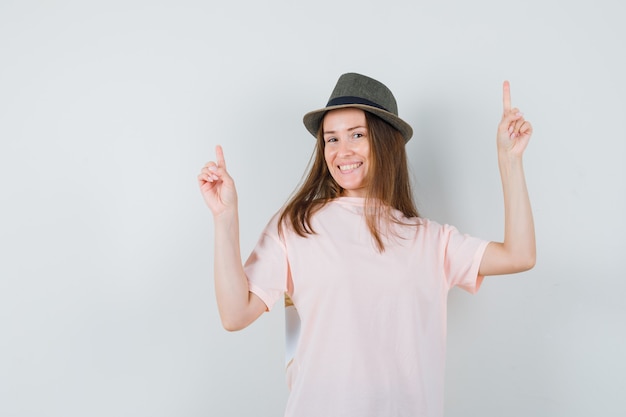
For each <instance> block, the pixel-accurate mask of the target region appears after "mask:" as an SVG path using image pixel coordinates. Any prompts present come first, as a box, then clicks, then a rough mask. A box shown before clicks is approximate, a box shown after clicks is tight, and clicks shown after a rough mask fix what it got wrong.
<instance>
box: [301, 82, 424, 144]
mask: <svg viewBox="0 0 626 417" xmlns="http://www.w3.org/2000/svg"><path fill="white" fill-rule="evenodd" d="M346 107H356V108H359V109H362V110H365V111H367V112H369V113H372V114H374V115H376V116H378V117H380V118H381V119H383V120H384V121H386V122H387V123H389V124H390V125H391V126H393V127H395V128H396V129H398V130H399V131H400V133H401V134H402V136H403V137H404V142H405V143H406V142H408V141H409V139H411V136H413V129H412V128H411V126H410V125H409V124H408V123H407V122H405V121H404V120H402V119H400V118H399V117H398V105H397V104H396V99H395V98H394V96H393V94H392V93H391V90H389V89H388V88H387V87H386V86H385V85H384V84H383V83H381V82H380V81H376V80H375V79H373V78H370V77H366V76H365V75H361V74H356V73H353V72H351V73H347V74H343V75H342V76H341V77H339V80H338V81H337V85H335V89H334V90H333V92H332V94H331V95H330V98H329V99H328V103H327V104H326V107H324V108H323V109H319V110H314V111H312V112H309V113H307V114H305V115H304V119H303V121H304V126H306V128H307V130H308V131H309V132H311V134H312V135H313V136H317V132H318V130H319V128H320V123H321V122H322V120H323V119H324V115H325V114H326V112H328V111H330V110H335V109H343V108H346Z"/></svg>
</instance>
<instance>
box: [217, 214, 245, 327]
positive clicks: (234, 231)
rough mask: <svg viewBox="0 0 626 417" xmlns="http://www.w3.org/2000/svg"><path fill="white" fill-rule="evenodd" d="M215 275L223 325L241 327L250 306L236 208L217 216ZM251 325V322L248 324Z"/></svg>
mask: <svg viewBox="0 0 626 417" xmlns="http://www.w3.org/2000/svg"><path fill="white" fill-rule="evenodd" d="M214 223H215V257H214V266H213V267H214V277H215V294H216V298H217V306H218V309H219V312H220V317H221V319H222V324H223V325H224V327H225V328H227V329H229V330H234V329H236V328H240V327H241V322H242V320H243V317H244V316H245V313H246V310H247V308H248V305H249V297H250V296H249V289H248V280H247V278H246V275H245V273H244V269H243V265H242V262H241V249H240V244H239V217H238V213H237V211H236V210H234V211H232V212H230V211H229V212H224V213H222V214H220V215H219V216H215V217H214ZM246 324H247V323H246Z"/></svg>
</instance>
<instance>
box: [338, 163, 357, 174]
mask: <svg viewBox="0 0 626 417" xmlns="http://www.w3.org/2000/svg"><path fill="white" fill-rule="evenodd" d="M361 165H363V162H357V163H355V164H350V165H338V166H337V167H338V168H339V170H340V171H341V172H345V171H352V170H353V169H357V168H358V167H360V166H361Z"/></svg>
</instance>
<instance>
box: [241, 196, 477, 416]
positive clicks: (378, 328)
mask: <svg viewBox="0 0 626 417" xmlns="http://www.w3.org/2000/svg"><path fill="white" fill-rule="evenodd" d="M363 204H364V199H362V198H355V197H341V198H338V199H336V200H333V201H331V202H330V203H328V204H327V205H326V206H324V207H323V208H322V209H321V210H320V211H318V212H317V213H316V214H315V215H314V217H313V221H312V225H313V229H314V230H315V232H316V233H317V234H315V235H310V236H308V237H306V238H303V237H300V236H298V235H296V234H295V233H293V232H291V231H290V230H289V229H288V228H285V233H284V235H283V236H282V237H281V236H279V235H278V231H277V216H275V217H274V218H273V219H272V221H270V223H269V224H268V226H267V228H266V229H265V231H264V233H263V234H262V236H261V238H260V239H259V242H258V244H257V246H256V248H255V249H254V251H253V252H252V254H251V255H250V257H249V259H248V261H247V262H246V265H245V271H246V275H247V277H248V280H249V284H250V291H252V292H253V293H255V294H256V295H258V296H259V297H260V298H261V299H262V300H263V301H264V302H265V304H266V305H267V307H268V309H271V308H272V307H273V306H274V304H275V303H276V301H278V300H282V298H283V294H284V293H285V292H288V293H289V295H290V297H291V299H292V300H293V302H294V305H295V307H296V308H297V311H298V314H299V315H300V320H301V329H300V340H299V342H298V346H297V349H296V353H295V357H294V360H293V362H292V364H291V365H290V366H289V368H288V375H287V379H288V384H289V386H290V390H291V391H290V395H289V399H288V402H287V409H286V413H285V416H289V417H292V416H293V417H309V416H310V417H320V416H342V417H344V416H345V417H348V416H354V417H357V416H358V417H368V416H372V417H380V416H386V417H391V416H394V417H399V416H406V417H409V416H410V417H417V416H428V417H435V416H437V417H438V416H442V415H443V389H444V386H443V378H444V370H445V369H444V367H445V354H446V352H445V348H446V303H447V297H448V291H449V290H450V288H452V287H454V286H459V287H461V288H463V289H465V290H467V291H469V292H472V293H474V292H476V291H477V290H478V287H479V286H480V283H481V282H482V277H480V276H478V268H479V265H480V261H481V258H482V255H483V253H484V250H485V248H486V246H487V244H488V242H486V241H483V240H480V239H476V238H472V237H469V236H467V235H463V234H461V233H459V232H458V231H457V230H456V229H455V228H454V227H451V226H447V225H445V226H442V225H439V224H437V223H435V222H432V221H428V220H426V219H420V218H415V219H408V220H406V219H405V220H406V221H407V222H409V223H411V224H415V225H416V226H397V225H394V226H392V227H393V228H394V230H395V231H396V234H397V235H399V237H389V238H387V239H386V240H385V251H384V252H382V253H380V252H378V251H377V250H376V247H375V245H374V241H373V239H372V237H371V234H370V232H369V229H368V228H367V225H366V224H365V220H364V217H363Z"/></svg>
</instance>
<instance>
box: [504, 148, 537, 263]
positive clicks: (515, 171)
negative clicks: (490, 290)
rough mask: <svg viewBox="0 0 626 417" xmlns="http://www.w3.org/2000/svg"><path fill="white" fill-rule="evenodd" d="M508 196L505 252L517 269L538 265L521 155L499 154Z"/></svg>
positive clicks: (506, 195) (505, 214)
mask: <svg viewBox="0 0 626 417" xmlns="http://www.w3.org/2000/svg"><path fill="white" fill-rule="evenodd" d="M498 164H499V167H500V177H501V180H502V191H503V195H504V242H503V243H502V245H503V249H504V251H505V253H506V255H507V258H508V261H509V262H510V265H512V266H513V268H514V269H515V270H519V271H523V270H527V269H530V268H532V267H533V266H534V264H535V258H536V247H535V225H534V221H533V214H532V208H531V204H530V197H529V195H528V188H527V187H526V178H525V176H524V166H523V163H522V156H521V155H510V154H508V153H506V152H499V153H498Z"/></svg>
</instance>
